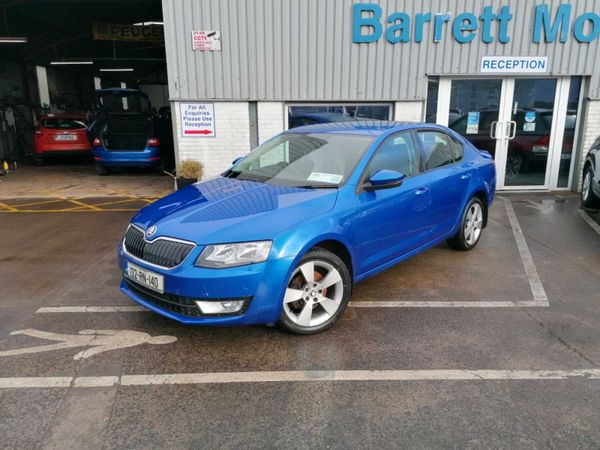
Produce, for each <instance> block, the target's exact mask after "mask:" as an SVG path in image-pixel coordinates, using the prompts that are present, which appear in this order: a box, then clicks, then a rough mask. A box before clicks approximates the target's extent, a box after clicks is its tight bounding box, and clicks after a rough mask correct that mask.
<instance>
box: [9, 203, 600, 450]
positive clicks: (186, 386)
mask: <svg viewBox="0 0 600 450" xmlns="http://www.w3.org/2000/svg"><path fill="white" fill-rule="evenodd" d="M505 197H508V198H510V200H511V202H510V205H512V207H513V208H514V211H515V213H516V217H517V219H518V223H519V225H520V228H521V229H522V232H523V235H524V237H525V241H526V246H527V249H528V251H529V252H530V255H531V258H532V260H533V263H534V266H535V270H536V273H537V274H538V275H539V280H540V281H541V283H542V286H543V291H544V293H545V295H546V297H547V302H537V303H536V306H531V307H521V306H517V304H518V302H528V301H532V300H533V294H532V289H531V285H530V281H531V273H529V274H528V273H526V272H525V269H524V264H523V261H522V256H523V254H522V250H523V249H522V248H521V249H520V248H519V247H518V246H517V241H516V239H515V232H513V228H512V227H511V222H510V217H509V214H508V209H507V208H506V207H505V204H504V202H503V201H497V202H496V203H495V205H494V206H493V209H492V211H491V215H490V222H489V226H488V228H487V229H486V230H485V232H484V235H483V237H482V240H481V242H480V243H479V245H478V247H477V248H476V249H475V250H474V251H472V252H467V253H464V252H454V251H452V250H450V249H449V248H448V247H447V246H445V245H440V246H438V247H436V248H433V249H431V250H429V251H427V252H425V253H423V254H421V255H419V256H417V257H415V258H413V259H411V260H409V261H407V262H405V263H404V264H402V265H400V266H398V267H396V268H393V269H390V270H389V271H387V272H385V273H383V274H380V275H379V276H376V277H374V278H372V279H370V280H367V281H365V282H364V283H362V284H360V285H358V287H357V289H356V291H355V295H354V297H353V299H352V300H353V303H354V306H352V307H350V308H348V310H347V311H346V312H345V314H344V315H343V317H342V318H341V320H340V322H339V323H338V324H337V325H336V326H335V327H333V328H332V329H330V330H329V331H327V332H325V333H322V334H318V335H314V336H304V337H302V336H294V335H290V334H287V333H284V332H282V331H280V330H279V329H277V328H268V327H247V328H201V327H189V326H183V325H179V324H177V323H174V322H172V321H169V320H167V319H164V318H162V317H160V316H157V315H155V314H152V313H149V312H140V311H131V312H125V311H119V312H91V310H89V309H88V312H64V311H65V310H64V309H63V310H56V309H54V310H52V311H63V312H47V313H42V312H36V311H38V309H39V308H41V307H50V308H52V307H65V306H71V307H82V306H88V307H92V306H105V307H106V306H115V305H129V306H130V305H132V303H131V302H129V301H128V300H127V299H126V298H125V297H124V296H122V295H121V294H120V293H119V291H118V283H119V281H120V277H121V275H120V273H119V271H118V270H117V267H116V261H115V248H116V246H117V245H118V242H119V240H120V238H121V236H122V234H123V232H124V230H125V227H126V226H127V223H128V221H129V219H130V217H131V215H132V212H129V211H99V212H91V211H86V212H70V213H66V214H65V213H62V214H59V213H45V214H33V213H8V212H5V213H0V229H1V230H2V232H3V235H4V236H5V239H6V237H9V239H8V240H5V242H4V243H3V247H2V250H0V272H1V274H2V276H1V277H0V280H1V282H2V289H1V290H0V438H1V439H0V443H1V444H0V447H3V448H11V449H12V448H28V449H32V448H61V449H62V448H83V447H85V448H117V447H121V448H166V447H168V448H211V449H212V448H232V447H244V448H281V447H289V448H343V449H346V448H376V447H377V448H428V449H429V448H598V447H599V446H600V427H598V424H599V423H600V376H595V377H594V376H588V377H583V376H580V377H564V379H532V377H531V376H529V375H528V376H525V377H524V379H510V378H511V376H512V377H513V378H514V376H515V375H514V374H515V373H516V372H512V371H571V372H569V373H571V374H572V373H575V372H572V371H578V370H590V369H591V370H595V369H600V307H599V306H600V303H599V302H600V235H598V234H597V233H596V231H595V230H594V229H593V228H592V227H591V226H590V225H589V224H588V223H586V221H585V220H584V219H583V218H582V216H581V215H580V214H579V213H578V211H577V210H578V209H579V202H578V198H577V197H576V196H574V195H569V194H565V195H561V196H552V195H544V194H539V195H533V194H528V195H526V196H525V195H512V196H505ZM592 214H593V212H592ZM405 301H410V302H415V303H414V304H419V305H420V306H418V307H402V306H401V305H399V302H405ZM377 302H380V303H381V305H383V304H384V303H383V302H391V303H390V304H392V305H396V306H400V307H387V308H383V307H361V306H366V305H371V306H373V304H375V306H377V305H376V303H377ZM419 302H421V303H419ZM452 302H461V303H460V304H457V305H458V306H455V307H449V306H445V307H439V306H440V305H445V304H450V303H452ZM490 302H508V303H511V302H512V303H514V305H512V307H510V306H509V307H490V306H493V305H494V303H490ZM436 304H437V306H436ZM78 311H84V309H82V308H79V309H78ZM31 329H33V330H41V331H46V332H52V333H61V334H78V333H79V332H80V331H81V330H90V329H92V330H106V329H109V330H133V331H140V332H146V333H148V334H150V335H152V336H157V335H168V336H173V337H176V338H177V340H176V342H172V343H169V344H163V345H150V344H143V345H139V346H134V347H131V348H127V349H119V350H112V351H107V352H105V353H101V354H98V355H95V356H92V357H89V358H87V359H74V356H75V355H76V354H77V353H78V352H80V351H82V350H84V348H76V349H75V348H74V349H62V350H53V351H44V352H40V353H31V354H20V355H12V356H8V355H6V353H7V352H10V351H12V350H15V349H19V348H24V347H30V346H38V345H47V344H51V342H50V341H47V340H40V339H38V338H35V337H31V336H27V335H20V334H17V335H11V332H14V331H16V330H31ZM334 370H335V371H359V370H364V371H367V372H361V373H360V374H361V377H362V378H361V379H360V380H358V381H336V380H335V379H336V376H335V373H334V372H331V371H334ZM374 370H376V371H390V370H391V371H400V372H401V373H403V374H408V375H409V376H411V377H413V379H411V380H390V381H382V380H378V379H377V377H376V375H375V374H376V373H375V372H370V371H374ZM484 370H491V371H509V372H508V373H510V374H513V375H511V376H509V377H504V378H503V377H500V379H496V380H492V379H489V378H486V375H485V373H484V372H474V373H476V374H479V373H483V375H482V376H481V377H480V376H479V375H478V376H473V378H472V379H459V380H451V379H448V378H442V379H436V380H432V379H427V378H428V377H430V376H431V375H435V374H439V373H441V372H442V371H458V372H459V374H463V375H464V374H469V373H471V372H469V371H484ZM282 371H286V372H282ZM313 371H319V372H313ZM222 372H224V374H220V373H222ZM232 372H244V373H246V374H248V375H247V376H248V377H255V379H256V380H258V379H260V377H265V376H266V377H267V379H268V378H269V377H275V378H277V377H278V376H282V375H281V374H282V373H291V374H293V375H295V376H298V375H302V376H305V377H309V378H310V377H316V376H322V377H324V379H325V380H326V381H314V380H313V381H273V380H271V381H269V380H267V381H262V382H259V381H255V382H221V383H214V382H210V383H206V382H202V381H199V380H201V376H202V375H205V376H209V377H212V378H211V379H214V378H217V379H218V380H219V381H225V379H226V377H227V374H230V373H232ZM270 373H271V375H269V374H270ZM273 373H274V375H273ZM337 373H338V375H337V376H338V377H339V376H341V375H340V374H343V373H349V372H337ZM352 373H356V372H352ZM452 373H455V372H452ZM494 373H498V372H494ZM502 373H505V372H502ZM519 373H522V372H519ZM535 373H539V372H535ZM589 373H592V372H589ZM593 373H596V374H597V373H598V372H593ZM160 374H191V375H190V376H191V377H192V381H191V382H189V383H183V384H155V383H154V382H148V380H153V379H155V378H152V377H155V376H157V375H160ZM315 374H317V375H315ZM128 375H140V376H142V377H141V378H140V380H141V381H140V383H138V385H127V383H125V381H124V380H125V379H126V377H127V376H128ZM28 377H31V378H28ZM51 377H66V381H64V383H66V384H63V385H61V386H62V387H48V386H44V387H28V386H30V384H31V383H32V382H35V380H44V382H45V383H49V382H56V383H59V381H60V380H61V379H58V378H51ZM99 377H103V378H99ZM109 377H112V378H109ZM558 378H561V377H558ZM32 380H33V381H32ZM115 380H116V381H115ZM119 380H120V381H119ZM105 381H106V383H105V385H104V386H100V384H102V383H104V382H105ZM241 381H249V380H248V379H245V380H241ZM10 383H12V385H14V387H13V388H7V384H10ZM28 383H29V384H28ZM85 383H91V385H92V386H93V387H89V386H88V387H85V386H82V384H85ZM113 383H116V384H113ZM2 386H4V388H2Z"/></svg>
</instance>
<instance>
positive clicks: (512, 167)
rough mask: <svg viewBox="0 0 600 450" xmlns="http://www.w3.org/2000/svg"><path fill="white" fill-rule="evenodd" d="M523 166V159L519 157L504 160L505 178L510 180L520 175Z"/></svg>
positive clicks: (512, 156) (514, 156)
mask: <svg viewBox="0 0 600 450" xmlns="http://www.w3.org/2000/svg"><path fill="white" fill-rule="evenodd" d="M522 165H523V159H522V158H521V156H520V155H511V156H509V157H508V159H507V160H506V171H505V172H506V178H507V179H511V178H514V177H516V176H517V175H519V173H521V166H522Z"/></svg>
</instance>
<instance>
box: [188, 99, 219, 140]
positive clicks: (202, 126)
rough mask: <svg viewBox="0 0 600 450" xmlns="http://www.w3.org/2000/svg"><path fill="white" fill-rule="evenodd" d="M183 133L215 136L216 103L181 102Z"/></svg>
mask: <svg viewBox="0 0 600 450" xmlns="http://www.w3.org/2000/svg"><path fill="white" fill-rule="evenodd" d="M179 112H180V113H181V134H182V136H184V137H205V138H213V137H215V135H216V134H215V104H214V103H180V104H179Z"/></svg>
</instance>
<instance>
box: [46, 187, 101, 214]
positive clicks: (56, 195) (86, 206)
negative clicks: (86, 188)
mask: <svg viewBox="0 0 600 450" xmlns="http://www.w3.org/2000/svg"><path fill="white" fill-rule="evenodd" d="M47 192H48V193H49V194H51V195H54V197H56V198H59V199H61V200H64V201H66V202H68V203H72V204H73V205H77V206H83V207H84V208H89V209H91V210H93V211H102V210H101V209H100V208H96V207H95V206H92V205H88V204H87V203H83V202H80V201H79V200H75V199H72V198H68V197H64V196H62V195H59V194H57V193H56V192H53V191H47Z"/></svg>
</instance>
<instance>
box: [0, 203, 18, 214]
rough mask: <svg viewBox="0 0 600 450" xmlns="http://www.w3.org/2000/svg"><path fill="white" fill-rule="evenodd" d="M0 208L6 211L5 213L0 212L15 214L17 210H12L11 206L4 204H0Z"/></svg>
mask: <svg viewBox="0 0 600 450" xmlns="http://www.w3.org/2000/svg"><path fill="white" fill-rule="evenodd" d="M0 207H2V208H5V209H7V211H2V212H17V211H18V209H17V208H13V207H12V206H9V205H7V204H6V203H0Z"/></svg>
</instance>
